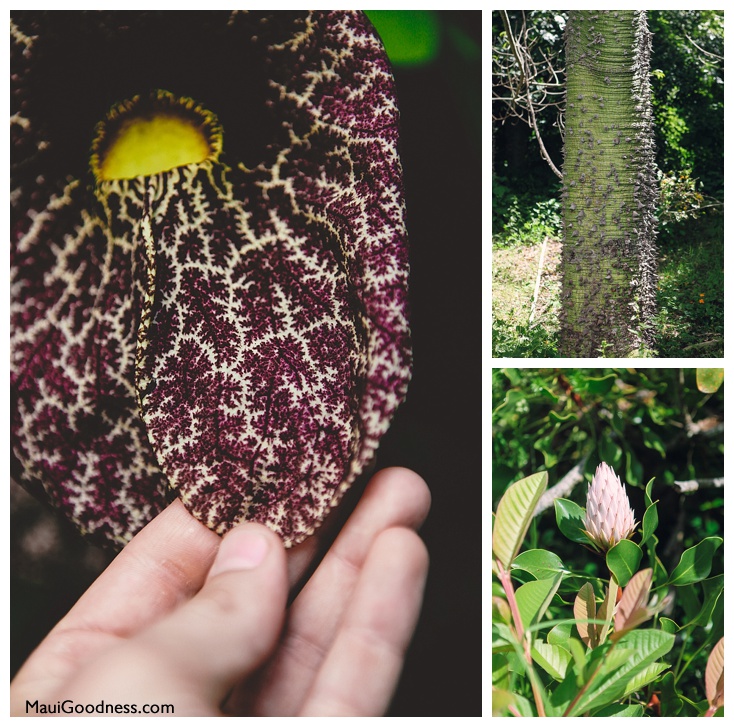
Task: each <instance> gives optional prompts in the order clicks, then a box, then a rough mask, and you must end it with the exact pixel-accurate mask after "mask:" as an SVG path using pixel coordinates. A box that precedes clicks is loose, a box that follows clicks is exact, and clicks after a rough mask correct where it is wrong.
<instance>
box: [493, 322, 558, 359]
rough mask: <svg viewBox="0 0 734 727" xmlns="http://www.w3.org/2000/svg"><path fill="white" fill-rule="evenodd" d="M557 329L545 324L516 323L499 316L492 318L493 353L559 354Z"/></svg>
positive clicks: (501, 355) (505, 355)
mask: <svg viewBox="0 0 734 727" xmlns="http://www.w3.org/2000/svg"><path fill="white" fill-rule="evenodd" d="M557 335H558V334H557V332H556V331H548V330H547V329H546V328H545V327H544V326H542V325H538V326H530V325H523V324H519V325H514V324H512V323H510V322H508V321H503V320H500V319H497V318H494V319H493V320H492V355H493V356H495V357H497V358H526V357H530V356H538V357H540V358H553V357H555V356H558V340H557Z"/></svg>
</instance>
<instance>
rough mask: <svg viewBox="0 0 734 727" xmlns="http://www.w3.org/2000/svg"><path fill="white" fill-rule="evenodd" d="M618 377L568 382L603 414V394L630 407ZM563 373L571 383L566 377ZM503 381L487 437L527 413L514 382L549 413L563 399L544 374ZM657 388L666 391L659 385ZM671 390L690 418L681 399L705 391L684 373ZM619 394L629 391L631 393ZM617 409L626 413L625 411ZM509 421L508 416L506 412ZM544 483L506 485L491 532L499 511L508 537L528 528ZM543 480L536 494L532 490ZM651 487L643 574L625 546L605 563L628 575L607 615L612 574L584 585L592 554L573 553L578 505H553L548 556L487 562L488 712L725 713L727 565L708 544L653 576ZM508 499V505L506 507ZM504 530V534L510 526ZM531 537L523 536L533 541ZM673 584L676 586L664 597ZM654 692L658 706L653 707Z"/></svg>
mask: <svg viewBox="0 0 734 727" xmlns="http://www.w3.org/2000/svg"><path fill="white" fill-rule="evenodd" d="M623 371H624V370H622V371H610V372H602V375H601V376H599V375H593V374H591V373H590V372H577V376H576V377H575V381H576V382H577V383H581V378H582V377H583V378H585V379H586V380H588V381H590V382H593V383H592V384H591V385H590V386H588V387H586V391H585V393H589V390H591V391H593V392H594V394H595V396H596V397H599V398H600V401H599V402H598V403H599V404H601V402H602V401H604V402H605V404H606V405H607V406H611V405H612V404H611V402H612V401H614V399H613V398H610V397H615V396H616V397H617V399H616V401H617V402H620V401H627V399H625V398H624V397H622V398H619V394H620V392H621V391H623V390H625V386H626V387H629V388H634V387H633V385H632V384H630V383H627V381H620V379H619V378H617V376H621V375H622V374H623ZM566 373H567V374H568V380H570V378H571V374H570V372H566ZM633 373H634V372H633ZM501 375H502V376H504V377H505V378H506V379H507V381H508V382H509V383H511V384H512V388H511V389H510V390H509V391H507V392H506V393H505V396H504V398H503V400H502V402H501V403H500V404H499V406H497V407H496V408H495V422H494V424H495V434H496V432H497V425H498V421H499V419H498V417H497V412H498V410H502V409H509V408H512V409H514V410H515V411H518V410H519V413H521V414H523V415H526V414H528V413H529V408H528V409H526V408H525V407H523V406H521V402H522V401H523V398H521V397H520V396H518V394H519V392H520V388H519V387H520V385H521V384H526V385H527V386H526V387H525V391H527V392H528V393H532V394H535V395H536V396H537V397H538V399H539V400H540V401H542V402H544V403H545V404H546V405H548V406H551V411H556V410H557V408H558V405H559V404H560V403H561V402H562V397H560V396H554V393H553V391H552V388H553V387H552V385H551V382H549V380H548V376H547V374H545V373H544V372H540V371H539V372H537V374H535V375H534V376H532V377H530V378H529V379H528V378H526V377H525V372H520V371H518V370H513V369H508V370H504V371H502V372H501ZM635 375H636V374H635ZM610 378H613V381H611V382H610ZM662 378H665V377H662ZM672 380H673V381H675V379H672ZM564 381H566V379H564ZM494 383H501V382H500V381H497V382H494ZM638 383H639V382H638ZM644 383H645V384H648V383H651V382H650V379H647V378H646V379H645V380H644ZM655 383H656V385H657V386H658V388H663V387H662V386H661V384H662V383H664V382H663V381H657V382H655ZM678 384H679V385H678V387H677V389H676V392H675V398H676V400H677V402H678V404H679V405H681V406H684V407H685V412H684V413H685V414H688V415H689V416H687V417H686V419H687V420H688V419H689V418H690V411H689V409H688V406H689V398H690V401H694V402H695V401H698V400H699V397H700V396H702V392H699V391H698V389H697V387H696V386H695V372H685V374H684V375H683V377H682V378H680V379H679V380H678ZM562 388H564V390H565V391H566V395H567V396H568V397H569V398H571V399H573V400H574V404H575V405H576V406H581V404H580V402H579V401H578V400H577V398H576V397H574V396H573V393H571V392H570V391H569V390H568V388H567V387H566V386H565V385H562ZM640 391H645V392H646V393H645V395H644V396H643V397H636V398H642V399H644V400H645V401H646V403H645V406H647V408H648V409H651V408H653V406H656V407H657V406H661V407H662V410H664V411H658V412H657V413H658V414H664V415H665V417H664V418H665V419H669V418H670V416H671V412H670V411H669V410H668V409H669V407H668V406H666V405H664V404H662V403H659V404H658V405H654V404H653V401H654V399H655V396H654V393H655V392H651V391H649V390H647V389H642V390H641V389H636V393H639V392H640ZM627 393H630V394H632V393H633V392H631V391H629V390H628V389H627ZM511 394H512V395H511ZM712 396H715V395H712ZM720 403H721V404H723V401H722V402H720ZM621 410H622V411H623V412H629V410H630V409H629V407H626V406H622V407H621ZM637 414H639V411H638V412H637ZM508 415H509V411H505V412H504V413H503V416H508ZM560 418H561V420H563V419H565V418H566V417H565V416H561V417H560ZM547 419H550V415H548V417H547ZM637 419H638V417H637V416H634V417H633V422H632V423H633V424H637ZM544 420H545V417H544V418H543V420H542V421H544ZM556 423H559V422H556ZM662 423H664V420H662V419H661V425H662ZM534 424H535V426H534V427H533V429H534V430H538V429H540V428H542V427H539V426H537V425H538V424H539V422H538V421H536V422H535V423H534ZM536 436H537V435H536ZM546 475H547V473H546V472H538V473H536V474H535V475H530V476H529V477H527V478H524V479H522V480H520V481H519V482H518V483H516V485H513V486H512V487H511V488H510V489H509V490H508V493H507V494H506V495H504V496H502V497H501V499H500V501H499V505H498V510H497V511H498V518H497V520H496V523H499V521H500V518H499V513H500V512H503V513H505V514H504V515H503V516H502V519H503V520H505V521H507V515H506V513H508V512H512V513H513V517H512V520H513V521H514V522H517V523H522V526H521V527H520V526H517V527H516V528H514V532H516V533H519V532H520V531H521V530H523V531H524V530H525V528H526V523H527V522H528V520H529V519H530V518H531V517H532V515H533V512H534V509H535V507H536V503H537V498H538V496H539V493H540V492H542V489H544V486H545V480H546ZM541 482H542V485H543V486H542V487H538V486H531V485H532V483H538V484H540V483H541ZM551 482H553V480H552V479H551ZM554 484H555V483H554ZM652 486H653V482H652V481H650V482H648V484H647V487H646V488H645V495H644V498H645V507H646V511H645V517H644V518H643V520H644V521H645V523H646V525H645V526H643V529H644V530H646V533H645V535H644V538H643V542H644V541H646V543H647V558H648V561H649V567H646V568H642V569H640V565H641V561H642V558H643V555H642V551H641V549H640V548H639V547H638V546H637V545H636V544H635V543H634V542H632V541H630V540H623V541H621V542H620V543H619V544H618V545H617V546H615V547H614V548H612V549H611V550H610V551H609V553H608V554H607V562H608V563H609V561H610V560H612V561H615V564H614V566H613V567H614V568H615V569H614V570H613V572H614V573H615V576H616V575H617V571H618V570H624V571H626V572H625V574H624V578H620V580H621V581H622V583H625V584H628V585H627V587H626V588H625V590H624V591H623V592H622V594H621V599H620V600H619V602H618V604H617V607H616V609H615V610H614V612H613V611H612V605H613V604H614V602H615V600H616V599H615V594H617V582H616V580H615V579H614V578H611V579H610V577H609V572H608V571H607V572H605V573H601V574H599V575H596V576H593V577H592V578H591V580H589V578H588V577H587V576H588V573H589V569H588V568H587V567H586V565H585V563H584V561H586V562H588V561H590V560H592V559H593V558H594V557H595V556H594V555H593V554H592V553H589V554H588V555H586V556H583V555H580V554H579V548H578V545H576V543H578V542H580V541H579V539H578V538H577V537H576V532H577V529H574V528H571V529H569V528H568V525H569V522H571V521H575V520H581V521H583V517H584V515H583V507H581V506H579V505H575V504H574V503H570V504H571V507H569V506H567V505H561V506H560V507H559V501H558V500H556V516H557V518H558V524H559V526H560V531H559V530H555V531H553V532H551V535H550V538H549V539H548V540H549V542H552V543H553V544H554V545H555V546H556V547H555V548H554V550H546V549H537V548H532V549H529V550H524V551H521V552H520V553H519V554H517V555H514V556H513V557H512V558H509V561H511V564H510V565H509V566H508V567H507V568H505V563H507V562H508V558H506V557H505V558H503V561H504V562H501V561H497V562H496V563H495V564H494V565H495V566H496V574H497V581H493V584H492V593H493V622H492V643H493V655H492V683H493V714H495V715H499V716H505V715H510V714H512V715H515V716H528V717H529V716H570V717H574V716H703V715H705V714H706V715H709V716H710V715H712V714H714V713H717V714H718V713H719V712H718V711H719V710H720V709H721V707H722V705H723V668H724V658H723V642H721V641H720V640H721V638H722V635H723V623H724V618H723V563H722V560H721V558H720V557H717V551H718V550H719V547H720V546H721V544H722V543H723V540H722V538H721V537H705V538H703V539H702V540H699V541H698V542H696V543H695V544H694V545H693V547H691V548H689V549H688V550H686V551H685V552H683V553H681V554H680V557H678V558H677V564H676V565H675V567H674V568H672V569H671V575H670V576H669V577H668V575H667V571H666V570H665V569H664V568H662V567H660V563H659V558H658V555H657V553H656V548H655V544H656V543H657V542H658V536H659V535H661V534H662V532H661V531H662V526H661V522H662V521H661V520H659V519H658V518H657V506H658V501H657V500H653V488H652ZM513 488H516V489H513ZM520 490H522V491H526V490H527V492H526V495H527V496H525V497H522V498H518V497H517V492H518V491H520ZM531 495H532V496H531ZM508 496H509V497H510V498H511V499H512V504H511V506H508V505H507V504H506V503H505V497H508ZM523 508H524V510H523ZM653 513H654V515H655V517H652V514H653ZM564 522H565V527H564V526H563V525H562V523H564ZM503 527H504V528H505V529H507V522H505V523H504V525H503ZM532 532H533V529H532V528H531V531H530V533H531V536H532ZM569 534H570V535H571V538H572V541H573V543H572V545H573V548H572V550H571V553H572V557H568V558H566V557H564V558H561V557H560V556H559V555H558V554H557V552H554V551H555V550H557V549H559V548H560V546H562V545H563V542H564V540H565V537H564V536H565V535H569ZM497 537H499V539H500V540H503V539H504V536H503V535H502V534H498V532H497V530H496V525H495V531H494V532H493V538H497ZM633 537H636V536H635V535H633ZM530 539H531V540H533V539H534V538H532V537H531V538H530ZM515 545H516V543H515V541H514V540H513V545H512V548H511V550H513V551H514V550H515ZM620 546H623V547H621V548H620ZM615 551H616V552H615ZM582 552H583V551H582ZM591 570H592V571H595V570H596V569H595V568H592V569H591ZM712 572H713V573H714V575H711V573H712ZM513 581H514V582H515V583H513ZM607 583H608V588H605V585H606V584H607ZM670 585H675V586H676V589H674V590H673V591H669V588H668V587H669V586H670ZM599 594H601V595H602V596H603V599H602V602H601V604H597V599H598V597H599ZM604 594H606V595H604ZM670 606H672V610H671V611H670V612H669V613H668V615H665V616H663V615H662V612H663V611H666V609H668V608H669V607H670ZM666 613H667V611H666ZM611 627H613V630H610V628H611ZM581 640H583V642H584V643H582V641H581ZM704 673H705V680H704ZM653 693H654V694H655V701H653V700H652V699H651V697H652V695H653Z"/></svg>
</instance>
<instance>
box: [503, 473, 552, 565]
mask: <svg viewBox="0 0 734 727" xmlns="http://www.w3.org/2000/svg"><path fill="white" fill-rule="evenodd" d="M547 486H548V473H547V472H538V473H537V474H534V475H530V476H529V477H525V478H524V479H522V480H519V481H518V482H515V483H514V484H512V485H510V486H509V487H508V488H507V491H506V492H505V494H504V495H503V496H502V499H501V500H500V502H499V505H498V506H497V514H496V516H495V521H494V530H493V532H492V550H493V552H494V554H495V557H496V558H497V560H499V562H500V563H501V564H502V567H503V568H504V569H505V570H508V569H509V567H510V564H511V563H512V561H513V560H514V558H515V556H516V555H517V553H518V551H519V550H520V546H521V545H522V541H523V540H524V538H525V533H527V531H528V527H529V526H530V520H531V519H532V517H533V512H534V511H535V506H536V505H537V504H538V500H540V496H541V495H542V494H543V493H544V492H545V489H546V487H547Z"/></svg>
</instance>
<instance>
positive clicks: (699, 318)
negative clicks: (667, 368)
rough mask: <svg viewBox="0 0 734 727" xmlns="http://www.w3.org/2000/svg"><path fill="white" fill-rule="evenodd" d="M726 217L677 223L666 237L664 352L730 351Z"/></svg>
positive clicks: (661, 305)
mask: <svg viewBox="0 0 734 727" xmlns="http://www.w3.org/2000/svg"><path fill="white" fill-rule="evenodd" d="M723 224H724V221H723V217H722V216H721V215H715V216H707V217H706V218H704V219H701V220H694V221H691V220H689V221H687V222H682V223H675V224H671V225H670V226H669V227H668V228H667V229H666V230H665V232H664V234H663V235H662V236H661V239H660V249H661V251H662V253H663V254H662V256H661V259H660V268H659V274H658V316H657V318H658V322H657V338H656V342H657V348H658V352H659V354H660V356H664V357H666V356H671V357H672V356H676V357H678V356H683V357H686V356H687V357H691V356H695V357H703V356H706V357H716V358H720V357H722V356H723V355H724V246H723V237H724V228H723Z"/></svg>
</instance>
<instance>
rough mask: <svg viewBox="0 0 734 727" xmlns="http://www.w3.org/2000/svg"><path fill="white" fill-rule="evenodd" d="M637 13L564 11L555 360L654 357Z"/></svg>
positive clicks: (645, 91)
mask: <svg viewBox="0 0 734 727" xmlns="http://www.w3.org/2000/svg"><path fill="white" fill-rule="evenodd" d="M650 46H651V36H650V33H649V31H648V30H647V16H646V13H645V11H644V10H639V11H638V10H620V11H598V10H576V11H569V17H568V24H567V26H566V73H567V90H566V136H565V144H564V168H563V187H562V195H561V196H562V198H563V224H564V239H563V258H562V276H563V290H562V299H561V300H562V303H563V306H562V313H561V341H560V352H561V355H564V356H598V355H600V354H601V355H606V356H610V355H611V356H629V355H635V354H638V353H639V352H640V351H641V350H644V349H648V350H650V349H652V347H653V339H652V333H653V331H652V325H651V323H652V317H653V315H654V313H655V297H656V288H657V272H656V260H655V257H656V254H655V234H656V231H655V217H654V214H655V206H656V202H657V177H656V171H655V148H654V140H653V120H652V107H651V102H650V82H649V72H650Z"/></svg>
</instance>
